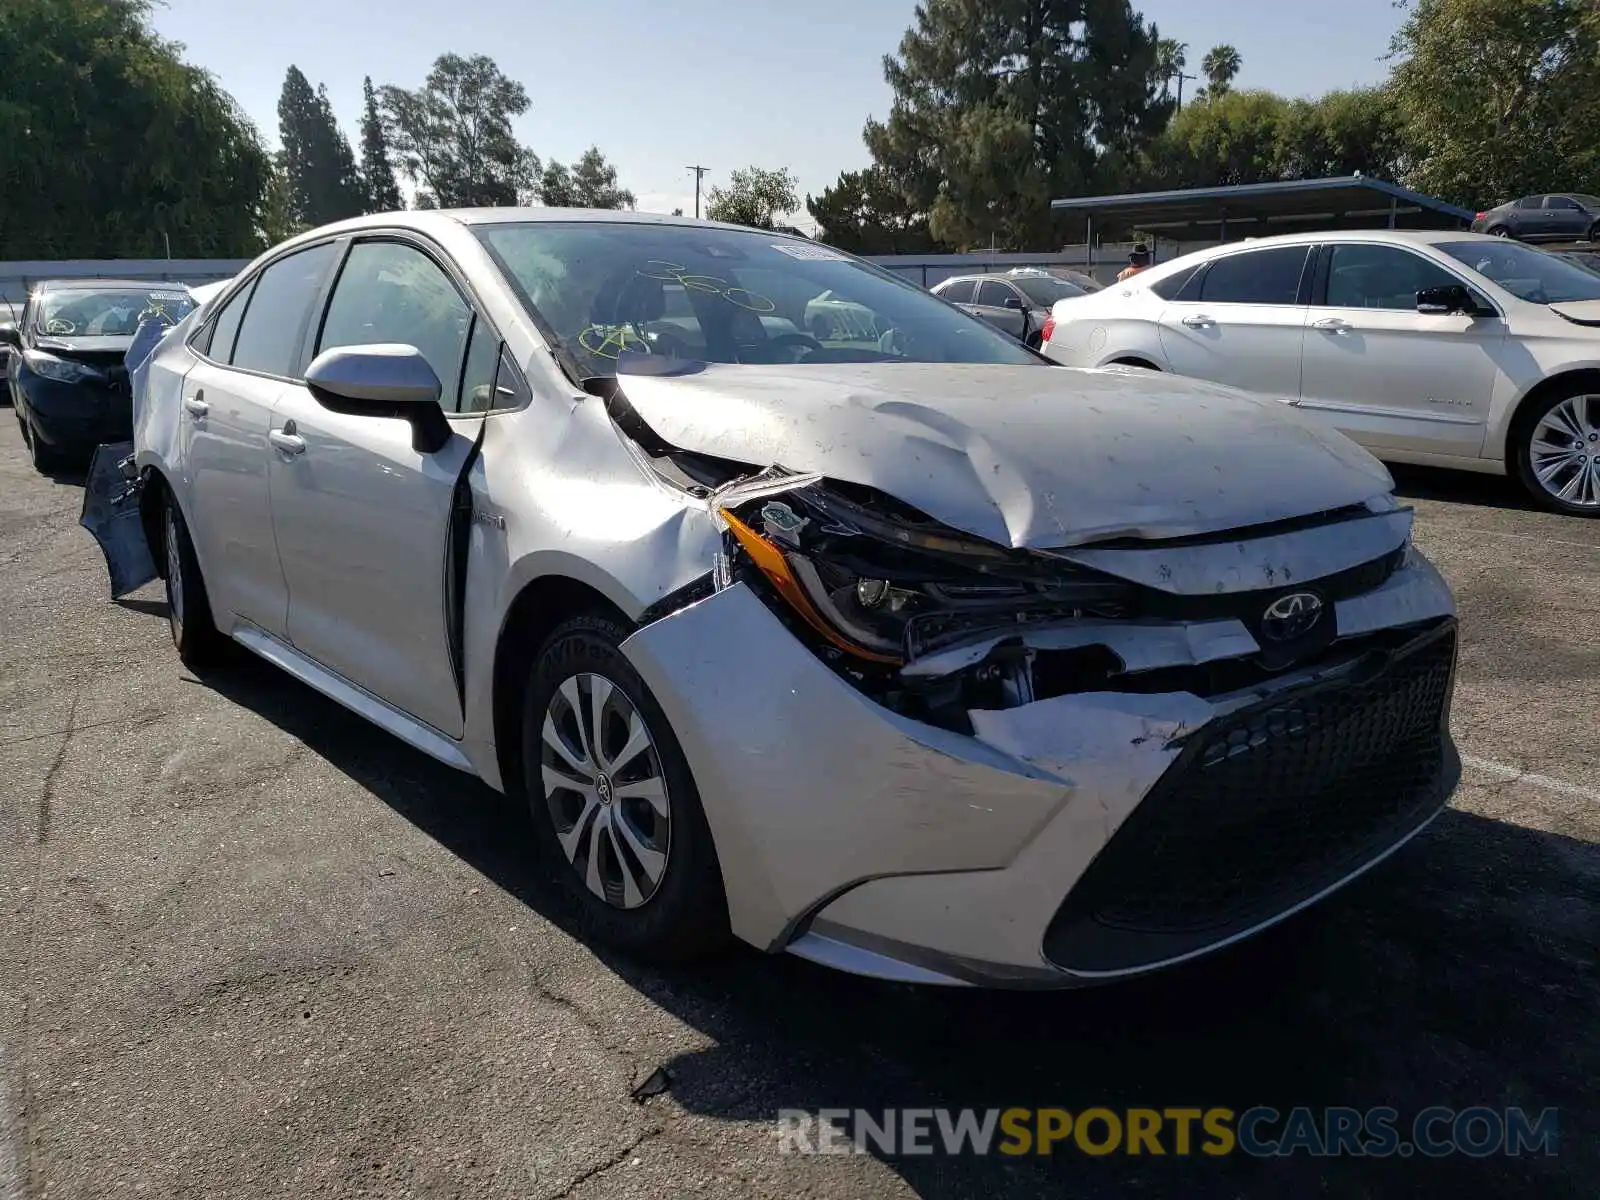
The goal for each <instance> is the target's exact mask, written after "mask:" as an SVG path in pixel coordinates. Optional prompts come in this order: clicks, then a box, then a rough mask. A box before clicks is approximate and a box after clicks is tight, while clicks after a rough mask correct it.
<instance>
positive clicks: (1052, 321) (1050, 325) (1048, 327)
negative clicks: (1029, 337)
mask: <svg viewBox="0 0 1600 1200" xmlns="http://www.w3.org/2000/svg"><path fill="white" fill-rule="evenodd" d="M1055 331H1056V315H1055V314H1054V313H1051V314H1050V315H1049V316H1048V317H1046V318H1045V319H1044V324H1043V325H1041V326H1039V345H1041V346H1042V345H1044V344H1045V343H1046V342H1048V341H1049V340H1050V335H1051V334H1052V333H1054V332H1055Z"/></svg>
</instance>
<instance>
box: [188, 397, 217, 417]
mask: <svg viewBox="0 0 1600 1200" xmlns="http://www.w3.org/2000/svg"><path fill="white" fill-rule="evenodd" d="M183 406H184V407H185V408H186V409H188V410H189V411H190V412H191V413H193V414H194V415H195V416H197V417H203V416H205V415H206V414H207V413H208V412H210V411H211V405H209V404H207V403H206V394H205V393H204V392H196V393H195V394H194V395H192V396H185V397H184V398H183Z"/></svg>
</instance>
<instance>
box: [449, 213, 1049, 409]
mask: <svg viewBox="0 0 1600 1200" xmlns="http://www.w3.org/2000/svg"><path fill="white" fill-rule="evenodd" d="M475 232H476V233H477V235H478V237H479V238H480V239H481V240H482V242H483V243H484V245H485V246H486V247H487V248H488V250H489V252H490V253H491V254H492V255H493V256H494V258H495V259H496V261H497V262H498V263H499V265H500V267H501V270H502V271H503V272H504V274H505V275H506V277H507V279H508V280H509V281H510V282H511V284H512V286H513V288H514V290H516V291H517V292H518V294H519V296H520V298H521V299H522V300H523V302H524V303H525V304H526V305H527V306H528V308H529V309H530V310H531V311H532V312H533V314H535V315H536V316H537V318H538V319H539V320H540V322H541V323H542V324H543V325H544V326H545V327H546V328H547V330H549V331H550V333H551V335H552V336H553V338H554V339H555V341H556V342H557V343H558V344H559V346H560V347H561V348H562V349H563V350H564V351H565V352H566V355H567V356H568V357H569V358H570V359H571V360H572V361H573V362H574V363H575V364H576V367H577V369H578V371H580V372H581V373H582V374H583V375H584V376H586V377H588V376H595V375H610V374H614V373H615V372H616V369H617V362H618V360H619V359H620V358H621V357H622V356H623V355H624V354H653V355H660V356H665V357H668V358H677V359H684V360H690V361H701V362H715V363H742V364H774V363H783V364H795V365H812V364H828V363H861V362H920V363H1007V364H1015V365H1019V366H1042V365H1045V364H1043V363H1041V362H1040V360H1039V359H1038V358H1037V357H1035V356H1034V355H1032V354H1030V353H1029V352H1028V351H1027V350H1026V349H1024V348H1023V347H1022V346H1020V345H1018V344H1017V343H1016V342H1015V341H1014V340H1012V339H1010V338H1008V337H1006V336H1005V335H1004V334H1002V333H1000V332H999V331H997V330H995V329H994V328H993V327H991V326H989V325H987V324H985V323H984V322H982V321H979V320H977V319H976V318H973V317H969V316H967V315H966V314H965V313H962V312H960V311H957V310H955V309H953V308H951V307H950V306H949V305H947V304H943V303H941V302H940V301H939V300H938V299H936V298H935V297H933V296H931V295H929V294H928V293H927V292H926V291H924V290H923V289H922V288H920V287H917V286H916V285H915V284H911V283H907V282H905V281H904V280H901V279H899V278H897V277H895V276H893V275H891V274H889V273H888V272H887V271H882V270H879V269H877V268H874V267H870V266H868V265H867V264H865V263H862V262H858V261H856V260H855V259H852V258H850V257H848V256H847V255H844V254H842V253H840V252H839V251H837V250H833V249H831V248H830V247H827V246H823V245H819V244H817V243H814V242H808V241H804V240H801V239H797V238H789V237H785V236H783V235H782V234H775V233H761V232H757V231H753V230H739V229H708V228H705V227H703V226H694V225H668V224H654V223H648V222H642V221H641V222H630V221H615V222H609V221H607V222H600V221H585V222H564V221H530V222H523V223H510V222H507V223H498V222H492V223H485V224H482V225H479V226H477V228H476V230H475ZM672 289H681V290H682V294H683V295H682V298H683V299H686V300H687V301H688V306H689V310H690V312H691V313H692V314H693V315H692V316H669V305H670V306H671V311H674V312H678V313H681V312H682V304H681V300H680V299H678V298H677V296H676V294H675V293H674V292H673V291H672Z"/></svg>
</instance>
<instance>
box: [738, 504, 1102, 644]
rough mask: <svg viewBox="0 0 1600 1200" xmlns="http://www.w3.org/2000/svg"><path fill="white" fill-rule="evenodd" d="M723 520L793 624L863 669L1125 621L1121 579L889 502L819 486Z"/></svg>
mask: <svg viewBox="0 0 1600 1200" xmlns="http://www.w3.org/2000/svg"><path fill="white" fill-rule="evenodd" d="M886 509H887V510H890V511H885V510H886ZM894 510H899V511H894ZM722 515H723V518H724V520H725V521H726V522H727V524H728V529H729V532H730V533H731V535H732V537H733V540H734V541H735V542H736V543H737V544H738V546H739V548H740V549H742V550H743V551H744V553H745V554H746V555H747V556H748V559H749V561H750V563H751V564H752V565H753V566H754V567H756V568H757V569H758V570H759V571H760V572H761V574H762V575H763V576H764V577H765V578H766V580H767V582H768V583H769V584H770V585H771V587H772V589H773V590H774V591H776V592H777V594H778V595H779V596H780V597H782V598H783V600H785V601H786V602H787V604H788V607H789V608H790V609H791V610H792V611H793V613H794V614H795V615H797V616H798V617H800V618H801V619H802V620H803V621H804V622H805V623H806V624H807V625H809V626H810V627H811V629H812V630H813V631H814V632H816V633H817V634H819V635H820V636H821V637H822V638H823V639H824V640H826V641H827V642H828V643H830V644H831V645H832V646H834V647H836V648H837V649H839V650H842V651H845V652H846V653H848V654H850V655H852V656H853V657H854V658H856V659H859V660H863V661H865V662H869V663H881V664H885V665H898V664H900V663H904V662H907V661H909V660H911V659H915V658H918V657H920V656H921V655H923V654H926V653H928V652H930V651H932V650H936V649H940V648H942V647H944V646H948V645H952V644H954V643H957V642H960V641H962V640H963V639H965V638H966V637H968V636H976V635H980V634H992V633H993V632H994V631H995V630H997V629H998V630H1004V629H1006V628H1009V627H1015V626H1021V625H1024V624H1028V623H1031V622H1037V621H1053V620H1063V619H1066V618H1070V617H1080V616H1085V615H1095V616H1102V617H1111V616H1120V615H1123V612H1124V610H1125V606H1124V601H1125V600H1126V598H1127V593H1128V585H1127V584H1125V583H1123V582H1122V581H1120V580H1115V579H1112V578H1110V577H1107V576H1103V575H1097V574H1094V573H1091V572H1088V571H1084V570H1082V569H1079V568H1075V567H1072V566H1070V565H1068V564H1065V563H1061V562H1056V561H1046V560H1041V559H1039V558H1037V557H1036V556H1033V555H1031V554H1028V553H1026V552H1019V551H1011V550H1005V549H1002V548H1001V547H999V546H996V545H993V544H992V543H989V542H985V541H982V540H980V539H976V538H971V537H968V536H966V535H964V534H960V533H956V532H954V531H952V530H948V529H945V528H944V527H943V526H940V525H938V524H936V523H935V522H933V521H931V520H929V519H928V518H926V517H923V516H922V515H921V514H917V513H913V512H910V511H909V510H904V509H900V508H899V506H898V505H895V504H894V502H892V501H889V500H887V499H886V498H884V499H882V502H881V504H874V503H872V502H871V501H870V500H869V501H868V502H866V503H857V502H856V501H854V500H852V499H847V498H845V497H843V496H841V495H839V494H838V493H837V492H835V491H833V490H831V489H830V488H829V487H828V486H827V485H819V486H817V487H813V488H805V489H800V490H797V491H795V492H792V493H788V494H785V495H782V496H778V497H774V498H771V499H767V500H765V501H755V502H752V503H751V504H749V505H747V506H745V507H744V509H743V511H742V513H735V512H732V511H729V510H724V511H723V514H722Z"/></svg>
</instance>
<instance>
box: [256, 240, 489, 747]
mask: <svg viewBox="0 0 1600 1200" xmlns="http://www.w3.org/2000/svg"><path fill="white" fill-rule="evenodd" d="M477 328H478V330H479V331H480V332H481V333H482V334H483V336H482V337H481V338H473V339H472V342H473V346H472V353H471V354H468V341H469V335H471V334H472V333H473V330H474V317H473V312H472V309H471V308H470V307H469V306H468V304H467V302H466V300H465V299H464V298H463V297H462V294H461V292H460V290H458V289H457V287H456V285H455V284H454V283H453V282H452V279H451V276H450V274H449V272H448V271H446V270H445V268H444V267H443V266H442V265H441V264H440V262H438V261H436V260H435V258H433V257H432V255H431V254H430V253H429V252H426V251H424V250H423V249H422V248H420V247H418V246H414V245H412V244H410V243H407V242H403V241H388V240H372V241H358V242H356V243H355V244H354V245H353V246H352V247H351V248H350V254H349V257H348V259H347V260H346V262H345V264H344V266H343V268H342V270H341V271H340V275H339V280H338V282H337V283H336V284H335V286H334V289H333V293H332V296H331V298H330V300H329V303H328V311H327V317H326V320H325V321H324V323H323V327H322V331H321V339H320V343H319V344H318V345H317V346H316V347H315V350H314V352H315V353H320V352H321V351H323V350H328V349H333V348H335V347H340V346H355V345H370V344H373V343H398V344H402V345H409V346H412V347H414V348H416V349H417V350H418V351H420V352H421V353H422V355H423V356H424V357H425V358H426V359H427V360H428V362H429V364H430V365H431V366H432V367H433V369H434V374H435V375H437V376H438V377H439V379H440V381H441V403H442V405H443V407H444V409H445V412H446V414H447V415H449V416H451V417H452V418H455V419H453V420H452V421H451V424H452V426H453V427H454V430H455V434H454V436H453V437H452V438H451V439H450V441H449V442H448V443H446V445H445V446H444V447H443V448H441V449H440V450H437V451H435V452H433V453H424V452H422V451H419V450H416V449H413V447H412V444H411V443H412V432H411V427H410V425H409V424H407V423H406V422H404V421H400V420H392V419H385V418H377V417H353V416H347V415H343V414H340V413H334V412H330V411H328V410H327V409H325V408H323V407H322V406H321V405H320V404H318V403H317V401H316V400H315V399H314V398H313V396H312V395H311V393H310V391H309V390H308V389H307V388H306V387H305V386H304V385H296V386H292V387H289V388H287V389H286V390H285V392H284V394H283V396H282V397H281V398H280V400H279V403H278V405H277V407H276V408H275V409H274V411H273V418H272V427H273V429H272V443H273V445H272V451H271V468H270V469H271V473H272V515H273V526H274V529H275V530H276V533H277V541H278V552H279V555H280V557H281V558H282V561H283V571H284V576H285V578H286V579H287V581H288V587H289V622H288V631H289V639H290V641H292V642H293V644H294V646H295V648H296V649H297V650H299V651H300V652H301V653H303V654H305V655H306V656H307V657H309V658H312V659H314V660H316V661H317V662H318V663H320V664H322V665H323V666H325V667H327V668H328V669H330V670H332V671H334V672H335V673H337V674H339V675H341V676H343V677H344V678H345V679H347V680H349V681H350V682H352V683H354V684H356V685H358V686H359V687H361V688H364V689H365V690H366V691H368V692H370V693H371V694H373V695H374V696H377V697H378V698H379V699H381V700H383V701H385V702H386V703H388V704H390V705H391V706H393V707H395V708H397V709H399V710H401V711H402V712H405V713H408V714H410V715H411V716H413V717H415V718H417V719H418V720H420V721H423V722H425V723H426V724H428V725H431V726H432V727H433V728H435V729H437V730H438V731H439V732H441V733H444V734H446V735H448V736H451V737H459V736H460V735H461V732H462V711H461V702H460V697H459V692H458V687H457V679H456V674H455V667H454V666H453V659H452V654H451V649H450V646H451V640H450V621H449V605H448V602H447V593H446V587H447V579H448V578H449V575H450V572H449V571H448V570H447V557H448V555H449V553H450V526H451V520H450V517H451V506H452V498H453V496H454V494H455V488H456V482H457V480H458V479H459V478H460V476H461V474H462V470H463V468H464V466H465V465H466V463H467V461H468V456H469V455H470V454H471V451H472V447H473V444H474V441H475V440H476V438H477V436H478V433H479V426H480V423H481V422H482V421H483V420H484V419H485V418H483V417H482V416H471V415H460V414H461V409H462V407H463V406H462V405H461V402H460V398H461V396H462V395H463V394H465V395H466V396H467V397H468V403H467V405H466V406H465V408H466V409H467V410H468V412H469V413H470V412H471V411H472V410H474V409H479V410H481V409H482V408H483V407H485V406H486V405H485V403H484V402H482V397H483V396H484V395H487V394H488V393H489V392H492V390H493V386H494V372H495V367H496V365H497V362H498V354H499V340H498V338H496V337H494V336H493V335H492V332H491V331H490V330H489V328H488V326H487V325H485V324H484V323H483V322H482V321H478V322H477ZM480 343H481V348H482V349H483V351H484V352H483V353H479V349H480ZM307 357H308V358H309V357H311V353H308V355H307ZM464 368H465V369H464ZM464 374H465V376H466V379H465V382H463V375H464ZM485 374H486V380H484V379H478V378H476V376H477V375H485Z"/></svg>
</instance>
